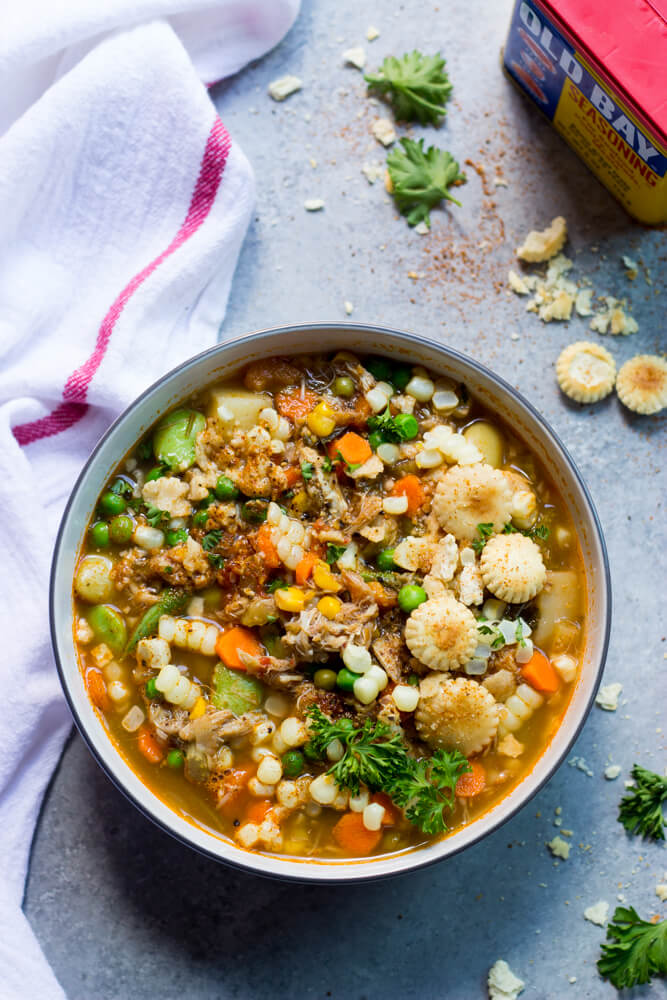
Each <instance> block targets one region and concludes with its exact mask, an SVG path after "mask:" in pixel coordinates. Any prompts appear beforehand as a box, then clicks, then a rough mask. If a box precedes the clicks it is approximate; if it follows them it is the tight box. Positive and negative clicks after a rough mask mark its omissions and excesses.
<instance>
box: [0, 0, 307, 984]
mask: <svg viewBox="0 0 667 1000" xmlns="http://www.w3.org/2000/svg"><path fill="white" fill-rule="evenodd" d="M297 11H298V0H235V2H234V0H218V2H217V3H215V4H210V3H208V4H206V3H205V2H204V0H96V3H94V4H91V3H90V0H68V2H67V3H66V4H62V3H54V2H53V0H22V2H21V3H17V4H12V5H11V9H10V10H9V11H6V12H5V21H4V23H3V32H2V38H1V39H0V47H1V51H0V94H1V95H2V98H1V99H2V102H3V103H2V105H0V133H4V134H2V138H0V512H1V513H0V552H1V553H2V555H1V559H2V572H1V573H0V578H1V580H2V582H1V584H0V608H1V609H2V611H1V619H0V625H1V631H0V635H2V643H3V655H2V657H1V658H0V698H1V699H2V705H3V720H4V722H3V726H2V728H1V729H0V830H1V831H2V832H1V833H0V998H3V1000H14V998H19V997H20V998H21V1000H23V998H25V997H39V998H40V1000H51V998H56V997H62V996H63V993H62V990H61V988H60V987H59V985H58V984H57V982H56V980H55V978H54V976H53V973H52V972H51V970H50V969H49V966H48V964H47V963H46V961H45V960H44V957H43V955H42V953H41V951H40V948H39V945H38V944H37V941H36V940H35V938H34V936H33V934H32V931H31V930H30V927H29V925H28V923H27V921H26V919H25V917H24V915H23V913H22V912H21V909H20V906H21V900H22V896H23V887H24V882H25V875H26V870H27V864H28V852H29V848H30V842H31V838H32V832H33V829H34V824H35V821H36V818H37V814H38V811H39V806H40V803H41V799H42V795H43V793H44V789H45V788H46V785H47V783H48V781H49V778H50V777H51V774H52V772H53V768H54V767H55V765H56V763H57V761H58V758H59V755H60V753H61V750H62V745H63V741H64V739H65V736H66V734H67V732H68V730H69V726H70V722H71V720H70V717H69V714H68V712H67V710H66V708H65V705H64V701H63V698H62V695H61V693H60V688H59V683H58V679H57V676H56V672H55V667H54V663H53V656H52V653H51V648H50V643H49V636H48V610H47V587H48V569H49V562H50V557H51V550H52V546H53V540H54V536H55V531H56V527H57V523H58V520H59V518H60V514H61V511H62V508H63V506H64V502H65V500H66V498H67V495H68V493H69V491H70V489H71V486H72V484H73V482H74V479H75V476H76V474H77V472H78V470H79V468H80V467H81V465H82V463H83V462H84V461H85V459H86V457H87V455H88V454H89V453H90V450H91V449H92V447H93V445H94V444H95V442H96V440H97V439H98V437H99V436H100V434H101V433H102V432H103V431H104V429H105V428H106V426H107V425H108V423H109V422H110V421H111V420H112V419H113V418H114V417H115V416H116V415H117V414H118V412H119V411H120V410H121V409H122V408H123V407H124V406H125V405H126V404H127V403H128V402H129V401H130V400H131V399H132V398H133V397H134V396H136V395H137V393H139V392H140V391H141V390H142V389H144V388H145V387H146V386H147V385H148V384H149V383H150V382H152V381H154V380H155V379H156V378H157V377H158V376H159V375H160V374H161V373H162V372H164V371H165V370H167V369H169V368H171V367H173V366H174V365H176V364H178V363H179V362H180V361H182V360H184V359H185V358H186V357H188V356H190V355H192V354H194V353H196V352H197V351H200V350H202V349H204V348H205V347H208V346H210V345H211V344H213V343H214V342H215V339H216V334H217V331H218V328H219V325H220V322H221V320H222V318H223V315H224V311H225V306H226V303H227V297H228V294H229V288H230V284H231V279H232V275H233V272H234V267H235V264H236V259H237V256H238V252H239V248H240V246H241V242H242V240H243V236H244V234H245V230H246V227H247V224H248V220H249V217H250V212H251V211H252V206H253V199H254V185H253V177H252V172H251V169H250V167H249V165H248V162H247V160H246V159H245V157H244V155H243V153H242V152H241V151H240V150H239V149H238V147H237V146H235V145H234V143H233V141H232V139H231V138H230V136H229V135H228V133H227V131H226V129H225V127H224V125H223V123H222V122H221V120H220V119H219V118H218V116H217V114H216V111H215V108H214V107H213V105H212V103H211V101H210V100H209V97H208V95H207V93H206V89H205V87H204V86H203V84H204V83H211V82H213V81H215V80H218V79H220V78H222V77H224V76H226V75H228V74H229V73H232V72H235V71H236V70H238V69H240V68H241V67H242V66H243V65H244V64H245V63H246V62H248V61H249V60H250V59H254V58H257V57H258V56H260V55H261V54H262V53H263V52H265V51H266V50H267V49H268V48H270V47H271V46H273V45H275V44H276V42H277V41H278V40H279V39H280V38H281V37H282V36H283V35H284V33H285V32H286V31H287V29H288V28H289V27H290V25H291V23H292V21H293V20H294V17H295V16H296V13H297Z"/></svg>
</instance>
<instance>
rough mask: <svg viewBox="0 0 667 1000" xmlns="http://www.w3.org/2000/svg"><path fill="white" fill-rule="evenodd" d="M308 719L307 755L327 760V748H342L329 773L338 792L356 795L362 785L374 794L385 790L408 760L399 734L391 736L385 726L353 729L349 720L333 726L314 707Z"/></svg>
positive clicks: (370, 724) (368, 721)
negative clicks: (334, 745)
mask: <svg viewBox="0 0 667 1000" xmlns="http://www.w3.org/2000/svg"><path fill="white" fill-rule="evenodd" d="M307 715H308V720H309V726H310V734H311V735H310V740H309V742H308V744H307V748H308V752H309V753H311V754H312V755H313V756H314V757H321V758H324V757H326V750H327V747H328V746H329V744H330V743H332V742H333V740H336V739H338V740H340V741H341V743H342V744H343V747H344V748H345V750H344V753H343V756H342V757H341V758H340V760H338V761H336V763H335V764H333V765H332V766H331V767H330V768H329V772H328V773H329V774H331V775H333V777H334V778H335V780H336V784H337V785H338V786H339V787H340V788H349V789H350V790H351V791H352V792H353V793H354V794H355V795H356V794H358V792H359V785H360V784H361V783H362V782H363V784H365V785H368V787H369V788H372V789H374V790H377V789H386V788H387V787H388V786H389V785H390V783H391V781H392V780H393V778H394V777H395V776H396V775H397V774H399V773H400V772H401V771H402V770H403V768H404V767H405V761H406V760H407V759H408V757H407V751H406V749H405V746H404V745H403V741H402V739H401V736H400V733H395V732H393V731H392V730H391V729H390V728H389V726H388V725H386V723H384V722H374V721H373V720H372V719H365V720H364V724H363V726H361V727H359V728H355V727H354V726H353V724H352V723H351V722H350V720H349V719H339V720H338V721H337V722H332V721H331V720H330V719H328V718H327V717H326V715H324V713H323V712H322V711H321V709H319V708H318V707H317V706H316V705H314V706H313V707H312V708H311V709H309V711H308V713H307Z"/></svg>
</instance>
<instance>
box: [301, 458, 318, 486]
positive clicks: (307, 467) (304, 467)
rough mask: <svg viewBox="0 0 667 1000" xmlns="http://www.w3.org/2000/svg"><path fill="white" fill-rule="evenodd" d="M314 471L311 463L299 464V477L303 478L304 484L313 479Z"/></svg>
mask: <svg viewBox="0 0 667 1000" xmlns="http://www.w3.org/2000/svg"><path fill="white" fill-rule="evenodd" d="M314 471H315V467H314V465H313V463H312V462H302V463H301V475H302V476H303V478H304V480H305V481H306V482H308V480H309V479H312V478H313V472H314Z"/></svg>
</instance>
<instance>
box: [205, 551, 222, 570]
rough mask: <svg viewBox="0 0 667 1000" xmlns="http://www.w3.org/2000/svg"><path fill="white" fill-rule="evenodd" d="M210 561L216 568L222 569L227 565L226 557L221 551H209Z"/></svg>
mask: <svg viewBox="0 0 667 1000" xmlns="http://www.w3.org/2000/svg"><path fill="white" fill-rule="evenodd" d="M207 556H208V561H209V562H210V564H211V566H213V568H214V569H222V567H223V566H224V565H225V560H224V557H223V556H221V555H220V553H219V552H208V553H207Z"/></svg>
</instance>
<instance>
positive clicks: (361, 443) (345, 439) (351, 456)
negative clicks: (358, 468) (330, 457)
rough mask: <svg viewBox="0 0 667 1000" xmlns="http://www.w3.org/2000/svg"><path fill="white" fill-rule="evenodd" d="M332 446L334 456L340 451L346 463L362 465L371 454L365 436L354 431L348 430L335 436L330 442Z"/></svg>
mask: <svg viewBox="0 0 667 1000" xmlns="http://www.w3.org/2000/svg"><path fill="white" fill-rule="evenodd" d="M332 447H333V450H334V456H335V455H336V454H337V453H338V452H340V453H341V455H342V456H343V460H344V461H345V462H347V464H348V465H363V464H364V462H366V461H368V459H369V458H370V457H371V455H372V454H373V452H372V451H371V446H370V445H369V443H368V441H367V440H366V438H363V437H362V436H361V434H356V433H355V431H348V432H347V433H346V434H343V436H342V437H339V438H336V440H335V441H333V442H332Z"/></svg>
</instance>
